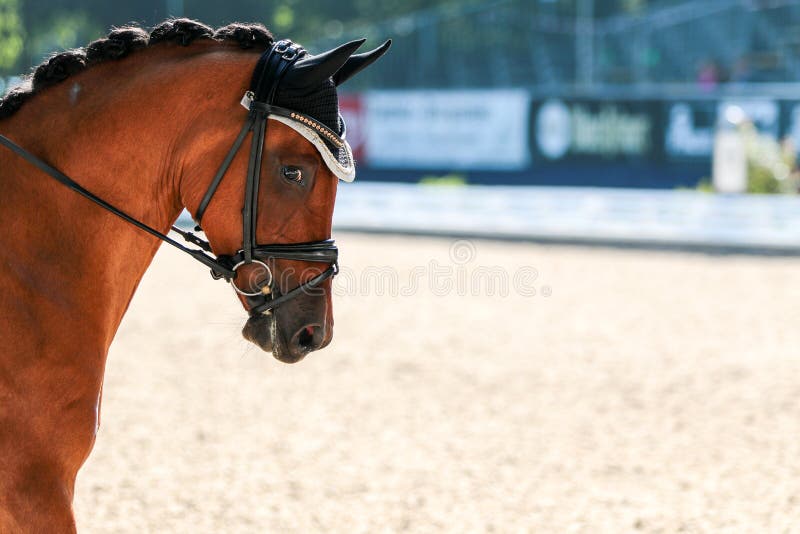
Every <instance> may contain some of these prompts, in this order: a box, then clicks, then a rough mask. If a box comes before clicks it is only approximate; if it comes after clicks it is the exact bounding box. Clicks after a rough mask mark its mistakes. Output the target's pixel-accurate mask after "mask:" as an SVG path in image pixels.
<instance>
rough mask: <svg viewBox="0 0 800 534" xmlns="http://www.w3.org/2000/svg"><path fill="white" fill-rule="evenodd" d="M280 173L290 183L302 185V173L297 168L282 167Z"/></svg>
mask: <svg viewBox="0 0 800 534" xmlns="http://www.w3.org/2000/svg"><path fill="white" fill-rule="evenodd" d="M281 172H282V173H283V177H284V178H286V179H287V180H289V181H290V182H295V183H298V184H302V183H303V171H301V170H300V169H299V168H297V167H291V166H289V167H284V168H283V169H281Z"/></svg>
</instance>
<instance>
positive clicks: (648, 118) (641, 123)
mask: <svg viewBox="0 0 800 534" xmlns="http://www.w3.org/2000/svg"><path fill="white" fill-rule="evenodd" d="M659 126H660V121H659V110H658V107H657V106H656V105H655V104H654V103H653V102H647V101H630V102H624V101H604V100H561V99H547V100H544V101H541V102H535V103H534V104H533V107H532V110H531V153H532V155H533V165H534V167H536V166H538V165H543V164H550V163H558V162H560V161H567V160H569V161H583V162H590V161H598V162H609V161H613V160H616V161H620V160H632V159H633V160H647V159H655V158H658V157H660V155H661V147H660V144H661V143H660V141H661V138H660V135H659V133H660V128H659Z"/></svg>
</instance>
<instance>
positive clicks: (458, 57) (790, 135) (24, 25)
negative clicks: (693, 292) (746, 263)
mask: <svg viewBox="0 0 800 534" xmlns="http://www.w3.org/2000/svg"><path fill="white" fill-rule="evenodd" d="M169 16H187V17H192V18H196V19H198V20H201V21H203V22H205V23H207V24H209V25H212V26H219V25H222V24H225V23H228V22H231V21H237V20H239V21H261V22H263V23H265V24H266V26H268V27H269V28H270V29H272V30H273V32H274V33H275V34H276V35H278V36H288V37H291V38H293V39H295V40H297V41H300V42H302V43H303V44H304V45H305V46H306V47H307V48H309V49H310V50H312V51H321V50H323V49H325V48H326V47H330V46H333V45H335V44H337V43H340V42H342V41H344V40H347V39H353V38H357V37H361V36H366V37H368V39H369V41H368V45H376V44H378V43H380V42H382V40H383V39H385V38H387V37H391V38H393V39H394V46H393V48H392V53H391V54H389V55H388V56H387V57H386V58H384V59H383V60H382V61H381V62H379V63H378V64H377V65H376V66H375V67H373V68H372V69H370V70H368V71H367V72H365V73H364V74H363V75H362V76H360V77H358V78H357V79H355V80H353V81H352V82H351V83H350V84H349V86H348V87H346V88H345V92H344V94H343V95H342V103H341V105H342V112H343V114H344V115H345V117H346V119H347V123H348V126H349V128H348V131H349V139H350V142H351V144H352V145H353V147H354V149H355V152H356V156H357V159H358V163H359V180H360V181H361V182H372V183H376V182H378V183H384V184H386V183H390V184H401V183H405V184H419V183H421V184H423V185H449V186H453V187H455V186H460V185H491V186H498V185H499V186H542V188H540V189H537V190H535V191H536V194H535V195H533V196H529V195H528V194H527V192H530V191H534V190H527V189H526V190H525V191H527V192H526V193H522V195H523V196H524V198H526V199H527V200H524V201H523V200H521V199H520V196H518V193H521V190H512V191H511V192H506V193H503V192H502V191H501V190H500V189H498V188H494V190H493V191H492V192H491V194H492V195H493V197H492V198H493V199H494V202H493V206H494V207H492V208H489V207H486V206H484V208H485V209H487V210H489V211H487V212H486V213H484V214H483V216H481V217H470V218H468V219H469V220H463V219H465V218H464V217H461V218H460V219H462V220H460V221H459V220H458V219H459V217H458V213H457V211H458V210H460V209H461V208H460V207H458V208H456V212H453V213H451V214H450V216H448V217H444V218H442V217H439V218H438V219H437V220H436V221H433V220H432V219H431V215H430V213H429V212H430V211H441V210H448V209H449V208H450V207H452V206H453V205H454V204H453V202H454V203H455V204H458V203H459V202H464V201H465V200H464V198H465V197H470V198H471V197H472V196H474V195H475V194H477V195H478V196H480V197H482V196H483V195H485V194H488V193H487V192H486V191H484V190H483V189H481V188H469V189H467V190H465V191H462V192H451V193H450V194H448V195H445V197H443V201H446V203H445V204H442V205H431V203H430V202H428V204H427V207H425V208H420V204H421V203H420V202H419V201H418V199H417V198H416V196H418V195H419V194H420V191H425V190H423V189H420V188H408V187H401V186H399V185H393V186H390V187H389V186H384V187H383V188H377V189H370V188H369V187H364V188H354V190H357V191H358V194H357V195H356V194H354V197H355V196H358V195H361V196H358V199H356V198H353V199H349V200H348V199H347V198H345V199H344V200H343V202H342V205H341V206H340V209H339V212H338V214H337V223H338V224H339V225H340V227H342V228H345V227H346V228H357V227H371V228H373V227H375V226H379V227H382V226H387V227H390V228H394V227H395V226H396V225H397V224H402V225H403V227H402V228H395V229H398V230H403V229H405V230H419V231H422V230H426V229H430V228H432V227H435V228H436V229H437V230H439V231H441V232H448V233H465V234H474V233H475V232H480V233H486V234H493V235H508V234H509V233H512V234H514V235H515V236H518V235H521V236H523V237H539V238H550V237H552V238H555V239H579V238H585V237H587V236H588V235H589V234H591V239H593V240H597V239H608V240H612V241H617V240H619V239H624V240H628V241H643V242H650V241H657V242H661V241H669V242H673V241H684V242H691V243H696V242H700V243H704V244H709V245H714V244H718V243H719V242H720V240H723V241H724V242H725V243H724V244H726V245H742V246H745V245H747V246H758V245H760V244H767V245H769V246H773V247H774V246H778V245H781V246H784V247H786V246H789V245H792V246H794V242H795V240H796V239H797V237H798V234H797V233H794V234H792V235H789V233H791V232H792V230H791V228H790V227H791V226H797V225H794V222H796V220H795V219H793V218H792V212H793V211H794V210H793V209H792V208H787V207H786V204H785V202H784V201H772V200H764V199H760V200H759V201H752V202H751V201H749V200H746V199H742V198H738V199H729V198H726V199H724V200H720V199H712V198H708V197H706V196H704V195H693V194H691V193H692V192H712V191H722V192H726V193H743V192H751V193H768V194H783V195H794V194H795V193H796V192H797V189H798V182H799V179H798V177H799V176H800V175H798V172H797V155H798V150H800V94H798V91H797V90H796V89H797V87H798V86H797V85H796V82H797V80H798V76H800V59H798V57H799V56H798V52H800V37H798V36H799V35H800V2H797V1H794V0H701V1H682V0H494V1H488V0H472V1H470V0H464V1H453V0H430V1H422V0H397V1H392V2H380V3H375V2H368V1H366V0H364V1H362V0H350V1H343V2H336V3H331V2H326V1H322V0H294V1H283V2H277V1H264V0H260V1H259V0H231V1H228V2H224V3H220V2H211V1H202V0H164V1H161V0H159V1H155V0H153V1H142V2H130V3H114V4H112V3H108V2H100V1H90V0H82V1H66V0H52V1H47V0H41V1H36V2H33V1H26V0H0V91H1V90H2V89H3V88H4V87H5V88H8V87H10V86H12V85H14V84H15V83H17V82H18V81H19V75H20V74H24V73H26V72H28V71H29V69H30V68H31V67H32V66H35V65H36V64H38V63H39V62H40V61H42V59H43V58H45V57H47V55H48V54H50V53H52V52H53V51H55V50H61V49H65V48H71V47H76V46H81V45H83V44H85V43H87V42H89V41H90V40H92V39H94V38H97V37H99V36H101V35H103V34H104V33H105V32H106V31H107V30H108V28H109V27H111V26H114V25H123V24H128V23H134V24H139V25H143V26H145V27H147V26H152V25H154V24H156V23H158V22H159V21H161V20H163V19H164V18H166V17H169ZM715 154H716V159H715ZM561 186H571V187H576V188H579V189H574V190H571V191H566V190H563V189H561ZM386 187H389V189H388V190H391V191H392V192H396V193H397V195H398V196H399V197H401V198H406V202H405V203H404V204H403V206H402V208H400V211H403V212H404V213H405V215H406V217H405V220H404V221H393V222H388V221H385V220H382V219H383V217H382V213H381V211H380V210H379V211H378V212H371V213H370V212H367V211H366V208H367V206H368V205H374V202H372V200H373V197H374V196H376V195H377V196H378V198H382V197H385V196H386V194H387V189H386ZM551 187H556V188H557V189H551ZM596 188H626V189H638V190H641V189H647V190H649V191H648V192H647V193H641V192H640V193H639V194H637V195H634V196H631V195H626V194H618V191H615V190H609V189H601V190H597V189H596ZM359 199H360V200H359ZM458 199H461V200H458ZM350 200H352V202H351V201H350ZM644 200H647V202H645V203H644V204H645V205H646V207H644V208H643V207H642V206H643V201H644ZM451 201H452V202H451ZM398 202H399V201H398ZM531 203H533V204H531ZM565 206H567V207H566V208H565ZM691 206H695V208H691ZM398 208H399V207H398ZM532 210H535V211H536V213H537V217H536V220H535V221H531V220H530V217H527V214H528V213H529V212H530V211H532ZM565 213H566V214H567V215H569V219H570V221H569V222H567V221H566V220H565ZM755 213H758V214H759V215H754V214H755ZM376 218H377V220H376ZM767 219H774V221H773V222H774V223H775V224H772V225H767ZM503 221H505V222H503ZM598 221H599V226H598ZM612 222H613V226H614V227H613V228H610V227H609V225H610V224H611V223H612ZM782 222H786V224H784V225H783V226H781V224H780V223H782ZM732 225H735V226H736V227H738V229H739V230H740V231H739V232H738V234H740V235H732V230H731V228H730V227H731V226H732ZM627 227H630V228H629V229H626V228H627Z"/></svg>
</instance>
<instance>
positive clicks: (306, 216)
mask: <svg viewBox="0 0 800 534" xmlns="http://www.w3.org/2000/svg"><path fill="white" fill-rule="evenodd" d="M363 42H364V40H363V39H361V40H357V41H352V42H349V43H346V44H343V45H341V46H339V47H337V48H335V49H333V50H330V51H327V52H325V53H322V54H319V55H311V54H309V53H307V52H306V51H305V50H304V49H303V48H302V47H300V46H298V45H296V44H294V43H292V42H290V41H279V42H277V43H273V44H272V46H271V48H270V49H269V50H268V51H267V52H265V53H264V54H263V55H262V56H261V58H260V59H259V61H258V63H257V64H256V66H255V67H254V69H253V74H252V77H251V80H250V86H249V91H247V93H246V94H245V96H244V98H243V99H242V102H241V104H242V105H243V106H239V105H238V104H239V102H236V101H234V102H230V104H231V105H230V110H229V113H230V114H229V116H228V117H227V119H226V120H223V121H222V122H223V124H222V125H221V127H218V128H217V134H216V135H210V136H208V138H207V139H208V142H203V141H201V142H199V143H196V144H195V149H194V154H193V156H192V158H191V159H192V160H193V161H194V165H195V166H196V168H198V169H205V172H204V173H203V174H205V176H206V180H205V183H202V184H200V183H199V182H198V181H197V180H192V181H187V182H186V184H189V185H187V187H189V188H190V189H189V190H186V191H182V192H181V195H182V197H183V198H184V199H185V200H184V205H185V206H186V207H187V208H188V209H189V211H190V212H191V213H192V215H193V216H194V218H195V220H196V221H197V222H198V223H200V224H202V228H203V230H204V231H205V233H206V235H207V237H208V240H209V243H210V245H211V247H212V250H213V252H214V253H215V254H216V255H217V257H218V258H219V261H220V262H221V263H222V265H223V266H224V267H225V268H226V269H225V270H219V272H218V273H217V274H218V276H222V277H225V278H226V279H228V280H229V281H230V282H231V284H232V285H233V287H234V289H235V290H236V292H237V295H238V298H239V299H240V301H241V302H242V305H243V306H244V308H245V309H246V310H248V312H249V314H250V317H249V319H248V320H247V322H246V323H245V325H244V328H243V330H242V333H243V335H244V337H245V339H247V340H249V341H251V342H253V343H254V344H256V345H257V346H259V347H260V348H262V349H263V350H265V351H271V352H272V353H273V355H274V356H275V357H276V358H277V359H279V360H281V361H283V362H287V363H293V362H296V361H299V360H300V359H302V358H303V357H304V356H305V355H306V354H308V353H309V352H312V351H314V350H318V349H320V348H323V347H325V346H326V345H327V344H328V343H330V341H331V339H332V336H333V306H332V300H331V277H332V276H333V275H334V274H335V273H336V271H337V268H338V267H337V249H336V247H335V246H334V245H333V241H332V240H331V239H330V237H331V225H332V217H333V208H334V201H335V198H336V189H337V183H338V180H344V181H348V182H349V181H352V180H353V178H354V177H355V168H354V162H353V158H352V152H351V151H350V147H349V145H348V144H347V141H346V140H345V139H346V137H345V134H346V126H345V124H344V121H343V119H342V117H341V115H340V113H339V106H338V98H337V87H338V86H340V85H341V84H342V83H344V82H345V81H346V80H348V79H349V78H351V77H352V76H354V75H355V74H357V73H358V72H359V71H361V70H362V69H364V68H366V67H367V66H369V65H370V64H371V63H372V62H374V61H375V60H377V59H378V58H379V57H380V56H382V55H383V54H384V53H385V52H386V51H387V50H388V48H389V46H390V44H391V42H389V41H387V42H386V43H384V44H383V45H382V46H380V47H378V48H376V49H375V50H372V51H371V52H366V53H363V54H354V52H355V51H356V50H357V49H358V48H359V46H361V45H362V44H363ZM237 130H238V131H239V135H238V137H237V134H236V131H237ZM226 140H227V142H226ZM230 143H233V144H232V146H230ZM243 147H244V148H243ZM220 161H223V162H224V163H223V164H222V166H218V165H219V162H220ZM215 167H216V173H215V174H212V173H210V172H208V169H214V168H215ZM198 186H199V187H198Z"/></svg>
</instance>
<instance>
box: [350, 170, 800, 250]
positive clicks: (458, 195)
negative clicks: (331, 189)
mask: <svg viewBox="0 0 800 534" xmlns="http://www.w3.org/2000/svg"><path fill="white" fill-rule="evenodd" d="M334 227H335V228H336V229H341V230H362V231H386V232H409V233H425V234H446V235H464V236H476V237H496V238H518V239H534V240H535V239H543V240H558V241H581V242H600V243H603V242H605V243H618V244H652V245H663V246H693V247H712V248H713V247H723V248H742V249H760V250H765V251H775V252H791V253H794V252H798V253H800V198H794V197H779V196H755V195H712V194H706V193H698V192H694V191H653V190H632V189H631V190H625V189H596V188H554V187H497V186H484V187H482V186H467V187H446V186H418V185H411V184H378V183H354V184H342V186H341V187H340V188H339V193H338V198H337V201H336V213H335V216H334Z"/></svg>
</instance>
